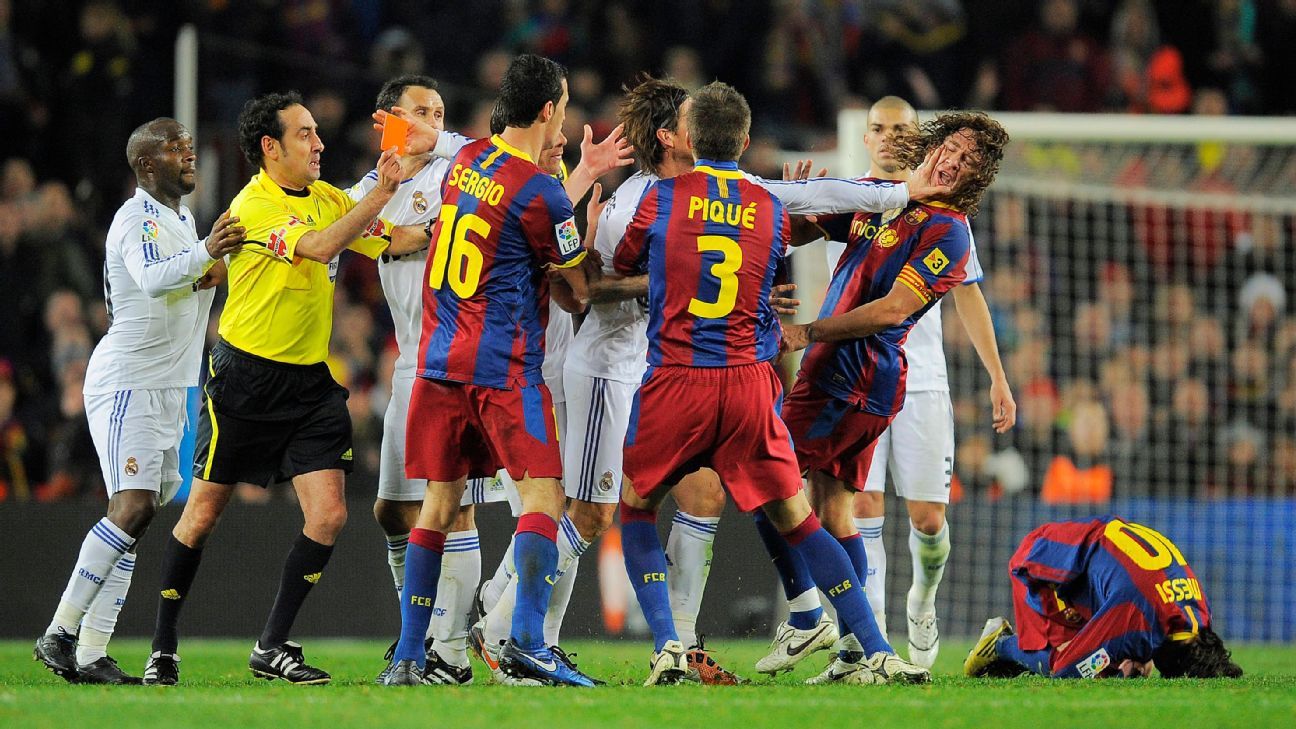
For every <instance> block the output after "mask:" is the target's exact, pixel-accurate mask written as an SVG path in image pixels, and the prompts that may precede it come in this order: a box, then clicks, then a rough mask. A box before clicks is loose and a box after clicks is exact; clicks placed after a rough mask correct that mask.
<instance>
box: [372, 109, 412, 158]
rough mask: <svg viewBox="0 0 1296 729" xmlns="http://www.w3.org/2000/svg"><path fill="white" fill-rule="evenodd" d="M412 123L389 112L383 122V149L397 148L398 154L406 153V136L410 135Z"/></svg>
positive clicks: (381, 144) (380, 145) (380, 144)
mask: <svg viewBox="0 0 1296 729" xmlns="http://www.w3.org/2000/svg"><path fill="white" fill-rule="evenodd" d="M409 130H410V123H409V122H407V121H405V120H404V119H402V118H400V117H398V116H396V115H395V114H388V115H387V119H386V121H384V122H383V132H382V142H380V143H379V147H380V148H381V149H384V150H387V149H391V148H392V147H395V148H396V153H397V154H405V138H406V137H408V136H409Z"/></svg>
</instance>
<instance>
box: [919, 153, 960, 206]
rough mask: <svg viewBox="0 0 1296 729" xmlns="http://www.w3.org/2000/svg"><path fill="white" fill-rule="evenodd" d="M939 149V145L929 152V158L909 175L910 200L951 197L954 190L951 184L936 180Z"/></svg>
mask: <svg viewBox="0 0 1296 729" xmlns="http://www.w3.org/2000/svg"><path fill="white" fill-rule="evenodd" d="M939 151H940V148H939V147H937V148H936V149H933V150H932V151H930V152H928V153H927V159H925V160H923V163H922V164H921V165H918V169H916V170H914V171H913V174H912V175H911V176H910V177H909V199H910V200H939V199H942V198H946V197H949V195H950V193H952V192H953V188H952V187H950V186H949V185H942V184H940V183H939V182H937V181H936V177H935V176H936V156H937V153H938V152H939Z"/></svg>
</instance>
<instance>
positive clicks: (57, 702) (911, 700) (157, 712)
mask: <svg viewBox="0 0 1296 729" xmlns="http://www.w3.org/2000/svg"><path fill="white" fill-rule="evenodd" d="M303 642H304V643H305V645H306V650H307V657H308V659H310V660H311V661H312V662H313V663H315V664H317V665H320V666H322V667H324V668H327V669H328V670H330V671H331V672H332V673H333V676H334V679H335V680H334V683H333V685H331V686H325V687H295V686H288V685H285V684H270V683H266V682H264V681H260V680H257V679H254V678H252V677H251V675H250V674H249V673H248V671H247V668H246V666H247V653H248V649H249V646H250V640H244V641H199V640H190V641H187V642H186V643H185V644H184V645H183V646H182V649H183V650H182V655H183V658H184V660H183V662H182V663H181V665H180V668H181V672H182V673H181V677H182V679H181V680H182V684H183V685H181V686H179V687H177V688H155V687H99V686H69V685H67V684H65V683H64V682H63V681H62V680H61V679H59V678H57V677H55V676H54V675H53V674H50V673H47V672H45V670H44V669H43V668H42V667H41V666H40V665H38V664H37V663H35V662H34V661H32V659H31V643H29V642H0V727H59V728H60V729H63V728H66V727H79V726H85V725H87V723H88V722H93V724H92V725H93V726H94V727H96V728H102V729H117V728H118V727H135V726H147V727H167V728H168V729H169V728H172V727H189V726H202V727H250V726H262V727H276V729H288V728H289V727H294V726H310V727H320V728H321V729H340V728H341V727H351V726H368V727H411V728H413V727H419V728H420V729H421V728H422V727H427V728H428V729H441V728H442V727H445V728H446V729H460V728H461V727H463V728H465V729H466V728H468V727H491V728H492V729H504V728H505V727H508V728H509V729H512V728H513V727H553V728H554V729H569V728H573V727H600V728H607V727H628V726H661V727H667V726H671V727H675V726H690V727H709V726H721V727H743V729H748V728H750V727H762V726H770V727H811V728H813V729H818V727H820V726H823V727H829V726H832V727H836V726H840V727H852V728H853V727H870V728H871V727H886V726H896V727H906V728H910V729H931V728H935V727H979V728H983V729H998V728H999V727H1032V728H1037V727H1046V728H1048V729H1060V728H1062V727H1073V726H1076V727H1078V726H1087V727H1095V726H1112V727H1117V726H1119V727H1154V728H1155V729H1165V728H1166V727H1191V728H1193V729H1196V728H1198V727H1226V726H1237V727H1247V728H1248V729H1264V728H1266V727H1274V726H1296V647H1293V646H1240V647H1238V648H1237V649H1236V651H1235V658H1236V660H1237V662H1238V663H1239V664H1241V665H1242V666H1243V667H1244V668H1245V669H1246V670H1247V676H1246V678H1243V679H1241V680H1237V681H1213V682H1212V681H1167V680H1163V679H1157V678H1154V679H1149V680H1145V681H1121V680H1108V681H1097V682H1093V681H1089V682H1080V681H1047V680H1044V679H1033V678H1019V679H1013V680H970V679H964V678H962V677H961V676H960V675H959V674H958V671H959V669H960V667H961V664H962V658H963V655H964V652H965V651H966V649H967V644H966V643H963V644H956V643H948V644H946V645H944V646H943V648H944V650H943V651H942V653H941V657H940V660H939V662H938V663H937V665H936V679H935V683H934V684H933V685H931V686H923V687H914V686H870V687H859V686H855V687H851V686H826V687H810V686H800V685H798V684H799V683H800V681H801V680H803V679H805V678H806V677H808V676H811V675H813V674H814V673H815V672H817V671H818V670H820V669H821V668H822V666H823V664H824V660H825V659H826V655H827V654H819V655H817V656H814V657H812V658H810V659H808V660H807V661H805V662H804V663H803V664H802V665H801V666H800V667H798V670H796V671H795V672H793V673H791V674H785V675H783V676H780V677H779V678H778V679H777V680H775V681H770V680H767V679H764V678H762V679H760V680H758V681H756V682H755V683H754V684H753V685H750V686H742V687H705V686H683V687H663V688H652V689H647V688H642V687H640V686H638V685H637V684H638V682H639V681H641V680H642V679H643V676H644V674H645V673H646V665H647V664H646V660H647V647H646V646H645V645H644V644H641V643H628V642H610V643H594V642H581V643H573V644H572V645H571V646H569V648H570V649H571V650H575V651H577V652H578V653H579V654H580V656H579V658H578V660H579V662H580V664H581V667H582V668H584V669H587V670H588V671H589V672H590V673H591V674H593V675H595V676H598V677H600V678H604V679H607V680H608V681H609V682H610V683H612V684H629V685H614V686H610V687H607V688H600V689H593V690H580V689H549V688H510V687H502V686H494V685H489V684H486V683H485V682H484V681H482V679H484V678H485V671H484V669H483V668H482V667H481V665H480V664H476V665H475V669H476V670H477V671H478V679H479V681H482V684H481V685H475V686H470V687H464V688H444V687H417V688H408V689H406V688H401V689H389V688H383V687H377V686H373V685H371V684H370V681H371V680H372V678H373V676H374V674H375V673H376V672H377V671H378V670H379V669H380V668H381V667H382V660H381V655H382V651H383V649H384V648H385V647H386V645H385V644H380V643H377V642H372V641H344V640H309V639H307V640H304V641H303ZM713 648H714V654H715V655H716V656H717V657H718V658H719V659H720V660H721V661H722V662H723V663H724V664H726V665H728V666H731V667H733V668H735V669H744V668H745V669H747V674H748V675H751V671H750V667H751V665H752V664H753V663H754V662H755V660H756V659H757V658H758V657H759V656H760V655H762V652H763V649H764V648H765V645H764V644H762V643H756V642H749V641H740V642H721V641H716V643H715V645H714V646H713ZM146 652H147V645H146V644H145V643H143V642H141V641H136V640H121V641H117V642H115V643H114V644H113V653H114V655H115V656H117V657H118V658H119V659H121V660H122V663H123V666H125V667H127V668H128V669H129V670H131V671H136V672H137V671H139V670H141V669H142V665H143V662H144V656H145V654H146Z"/></svg>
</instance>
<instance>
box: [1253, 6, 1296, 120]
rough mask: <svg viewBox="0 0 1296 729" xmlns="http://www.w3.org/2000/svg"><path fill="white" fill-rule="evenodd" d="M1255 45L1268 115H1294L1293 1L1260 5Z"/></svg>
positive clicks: (1295, 47) (1295, 13)
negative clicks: (1292, 72) (1262, 65)
mask: <svg viewBox="0 0 1296 729" xmlns="http://www.w3.org/2000/svg"><path fill="white" fill-rule="evenodd" d="M1259 11H1260V15H1259V22H1258V23H1257V27H1256V42H1257V44H1258V45H1259V48H1260V58H1261V60H1263V62H1264V68H1263V70H1262V71H1261V72H1260V74H1259V78H1260V84H1261V91H1262V94H1263V96H1262V98H1263V101H1264V103H1265V107H1266V111H1267V112H1268V113H1270V114H1296V84H1293V83H1292V77H1291V70H1292V69H1293V68H1296V44H1293V43H1292V42H1291V39H1292V38H1296V0H1269V1H1268V2H1262V3H1260V8H1259Z"/></svg>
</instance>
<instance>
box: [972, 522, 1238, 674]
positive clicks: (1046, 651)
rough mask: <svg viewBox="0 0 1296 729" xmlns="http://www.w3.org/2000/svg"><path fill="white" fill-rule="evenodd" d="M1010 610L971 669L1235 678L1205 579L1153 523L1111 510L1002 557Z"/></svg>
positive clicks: (1046, 533)
mask: <svg viewBox="0 0 1296 729" xmlns="http://www.w3.org/2000/svg"><path fill="white" fill-rule="evenodd" d="M1008 573H1009V574H1010V575H1011V576H1012V586H1013V613H1014V614H1015V616H1016V619H1017V628H1018V630H1019V631H1020V633H1014V632H1013V629H1012V626H1011V625H1009V624H1008V621H1007V620H1006V619H1004V618H991V619H990V620H988V621H986V626H985V630H984V631H982V633H981V639H980V640H979V641H978V642H977V644H976V646H975V647H974V648H973V649H972V652H971V653H969V654H968V657H967V660H966V661H964V663H963V672H964V673H966V674H967V675H968V676H997V677H1004V676H1016V675H1019V674H1022V673H1026V672H1028V671H1029V672H1031V673H1036V674H1039V675H1041V676H1052V677H1054V678H1099V677H1107V676H1125V677H1135V676H1148V675H1150V674H1151V673H1152V668H1153V667H1155V668H1156V669H1157V670H1158V671H1160V672H1161V675H1162V676H1165V677H1166V678H1178V677H1180V676H1187V677H1189V678H1238V677H1240V676H1241V675H1242V669H1241V668H1240V667H1238V665H1237V664H1236V663H1233V661H1232V660H1230V654H1229V651H1228V650H1227V649H1226V648H1225V647H1224V642H1223V641H1222V640H1220V637H1219V636H1218V635H1216V634H1215V631H1214V630H1212V629H1211V616H1210V609H1209V607H1208V606H1207V604H1206V596H1205V595H1204V594H1202V588H1201V583H1199V582H1198V581H1197V575H1196V574H1194V573H1193V570H1192V568H1191V567H1189V566H1188V561H1187V560H1186V559H1184V556H1183V553H1182V552H1180V551H1179V548H1178V547H1176V546H1175V545H1174V543H1173V542H1171V541H1170V540H1169V539H1167V538H1166V537H1165V536H1163V535H1162V534H1161V533H1160V532H1158V531H1156V530H1155V529H1152V528H1149V527H1146V526H1143V525H1142V524H1135V523H1133V522H1126V521H1123V520H1121V519H1119V518H1117V517H1114V516H1103V517H1094V518H1091V519H1085V520H1077V521H1064V522H1056V523H1050V524H1045V525H1043V526H1041V527H1038V528H1036V529H1035V530H1034V531H1032V532H1031V533H1030V534H1028V535H1026V538H1025V539H1023V540H1022V543H1021V546H1019V547H1018V548H1017V552H1016V553H1015V554H1014V555H1013V557H1012V560H1011V561H1010V562H1009V563H1008Z"/></svg>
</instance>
